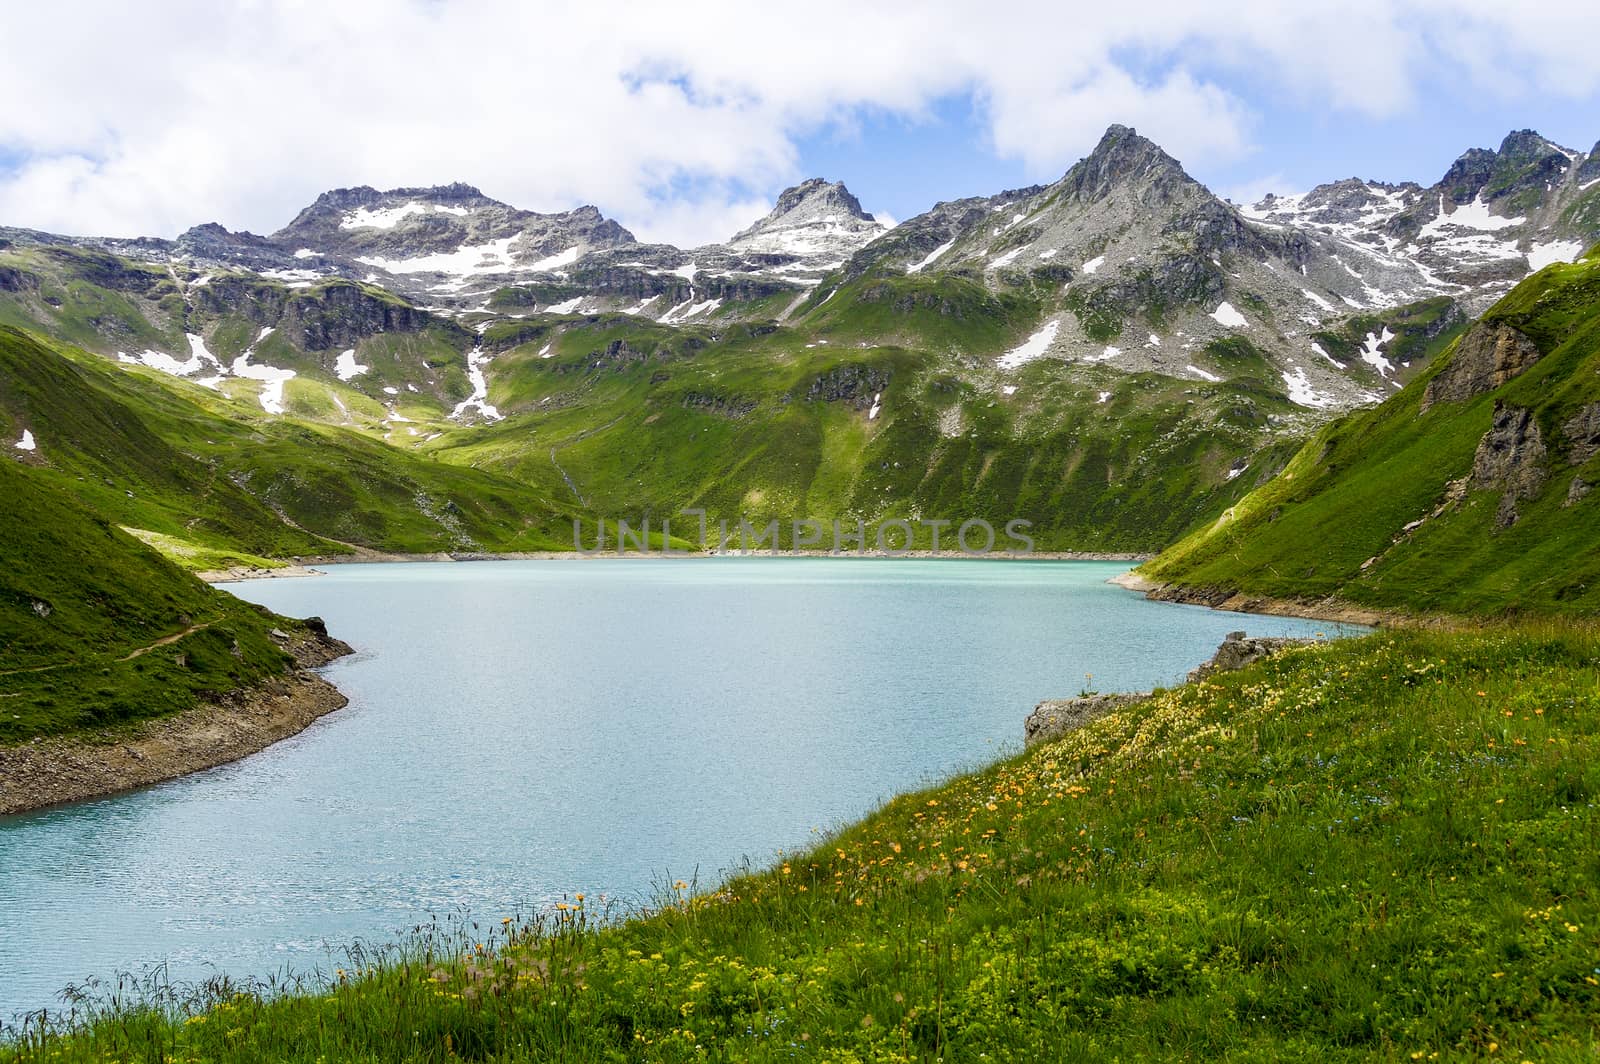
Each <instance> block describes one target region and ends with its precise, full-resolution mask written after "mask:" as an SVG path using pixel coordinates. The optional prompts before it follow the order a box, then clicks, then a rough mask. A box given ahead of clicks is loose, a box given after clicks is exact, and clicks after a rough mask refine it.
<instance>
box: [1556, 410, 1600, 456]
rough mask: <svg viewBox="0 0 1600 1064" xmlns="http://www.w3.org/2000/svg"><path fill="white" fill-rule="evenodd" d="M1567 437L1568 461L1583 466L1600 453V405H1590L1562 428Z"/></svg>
mask: <svg viewBox="0 0 1600 1064" xmlns="http://www.w3.org/2000/svg"><path fill="white" fill-rule="evenodd" d="M1561 431H1562V432H1564V433H1566V436H1567V461H1569V462H1571V463H1572V464H1573V465H1582V464H1583V463H1585V462H1587V461H1588V460H1589V459H1591V458H1593V457H1594V455H1595V452H1596V451H1600V403H1590V404H1589V405H1588V406H1586V407H1584V408H1583V409H1582V410H1580V411H1578V413H1577V414H1575V415H1574V416H1573V418H1572V419H1571V420H1570V421H1568V422H1567V423H1566V424H1565V425H1563V426H1561Z"/></svg>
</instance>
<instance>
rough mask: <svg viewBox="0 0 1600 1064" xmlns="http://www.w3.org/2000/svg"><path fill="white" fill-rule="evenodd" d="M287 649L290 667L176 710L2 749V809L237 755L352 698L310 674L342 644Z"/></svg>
mask: <svg viewBox="0 0 1600 1064" xmlns="http://www.w3.org/2000/svg"><path fill="white" fill-rule="evenodd" d="M288 649H289V651H290V652H291V653H292V654H293V655H294V657H295V661H296V665H295V667H294V669H293V670H292V671H291V672H289V673H286V674H285V675H283V676H279V677H274V678H272V679H270V680H266V681H263V682H262V683H259V684H257V685H255V686H253V687H249V688H244V689H242V690H239V691H235V692H232V693H231V694H229V695H227V696H225V697H223V698H221V699H219V700H217V701H213V702H208V703H205V704H202V705H199V706H195V707H194V708H193V709H187V710H184V711H183V712H182V713H175V714H173V715H171V716H165V717H157V718H154V719H152V720H147V721H140V722H138V723H136V724H133V725H131V726H129V727H127V728H116V729H108V730H105V731H101V732H94V733H89V734H84V733H79V734H75V735H68V736H49V737H40V738H37V739H31V740H25V741H23V742H21V743H18V744H16V745H14V746H0V816H15V815H20V814H22V813H32V812H37V811H39V810H41V809H47V808H50V807H52V806H58V805H67V804H69V803H72V802H82V801H87V800H89V799H92V798H103V797H106V796H107V795H112V794H118V793H120V792H123V791H130V790H135V789H137V788H140V787H148V786H150V785H152V784H156V783H165V782H166V781H168V780H174V779H177V778H179V777H180V776H187V775H189V774H190V773H193V772H199V771H201V770H203V769H208V768H215V767H216V766H218V765H225V764H228V763H230V762H233V761H238V760H240V759H241V758H245V757H249V756H250V755H251V754H255V753H259V752H260V751H262V750H265V749H266V748H267V747H269V746H271V745H272V744H274V743H277V742H280V741H282V740H284V739H287V738H290V737H291V736H294V735H298V734H299V733H300V732H302V731H304V730H305V729H306V728H308V727H310V726H311V725H312V724H313V723H314V722H316V721H317V720H319V719H320V718H322V717H324V716H326V715H327V714H329V713H332V712H334V711H335V710H338V709H343V708H344V707H345V706H346V705H349V702H350V700H349V699H348V698H346V697H345V696H344V694H343V693H341V692H340V691H339V689H338V688H337V687H335V686H334V685H333V684H331V683H329V682H328V681H327V680H325V679H323V678H322V677H321V676H319V675H317V673H316V672H314V671H312V670H314V669H316V668H318V667H320V666H323V665H326V664H328V663H329V662H332V661H335V660H337V659H338V658H341V657H344V656H345V655H347V654H351V653H354V651H353V650H352V649H351V648H350V646H349V645H348V644H346V643H344V642H343V641H342V640H339V639H334V638H331V637H328V636H323V635H319V634H317V633H315V632H307V633H306V634H305V635H304V636H303V637H302V638H300V639H299V640H298V641H296V642H295V643H293V644H291V646H290V647H289V648H288Z"/></svg>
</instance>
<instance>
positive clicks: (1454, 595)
mask: <svg viewBox="0 0 1600 1064" xmlns="http://www.w3.org/2000/svg"><path fill="white" fill-rule="evenodd" d="M1502 326H1506V327H1510V328H1513V329H1516V330H1517V331H1518V332H1520V333H1521V334H1523V335H1525V336H1526V337H1528V338H1530V339H1531V340H1532V342H1533V343H1534V344H1536V345H1537V347H1538V349H1539V351H1540V352H1541V353H1542V354H1541V357H1540V358H1539V360H1538V361H1537V362H1535V363H1534V364H1533V365H1532V366H1531V368H1528V369H1527V370H1526V371H1525V372H1523V373H1521V374H1520V375H1519V376H1516V377H1514V378H1513V379H1511V380H1510V381H1508V382H1507V383H1504V384H1502V385H1500V386H1499V387H1496V388H1493V389H1492V390H1490V391H1487V392H1485V393H1483V394H1480V395H1477V396H1475V397H1472V398H1470V399H1469V400H1467V401H1465V402H1448V401H1447V402H1436V403H1434V404H1432V405H1431V406H1430V407H1429V408H1428V409H1427V410H1425V411H1424V410H1423V409H1422V407H1423V405H1424V402H1423V398H1424V392H1425V389H1426V388H1427V385H1428V383H1429V382H1430V381H1432V380H1435V379H1438V378H1439V377H1440V375H1441V373H1444V372H1446V371H1447V370H1449V368H1450V364H1451V363H1452V362H1453V361H1454V360H1455V359H1457V358H1460V357H1462V355H1461V352H1462V350H1463V346H1464V344H1465V340H1463V341H1461V342H1458V344H1457V346H1456V347H1455V348H1453V349H1452V351H1451V352H1449V353H1448V354H1447V355H1445V356H1444V357H1442V358H1441V359H1439V360H1438V363H1437V364H1436V365H1435V366H1433V367H1432V368H1431V369H1430V371H1429V372H1427V373H1426V374H1424V375H1423V376H1421V377H1419V378H1418V379H1416V380H1415V381H1413V382H1412V383H1411V384H1409V385H1408V386H1407V387H1406V388H1405V389H1404V390H1403V391H1402V392H1401V393H1399V394H1398V395H1396V396H1395V397H1394V398H1393V399H1391V400H1390V401H1388V402H1386V403H1384V404H1382V405H1381V406H1378V407H1376V408H1373V409H1371V410H1365V411H1361V412H1359V413H1357V414H1355V415H1352V416H1350V417H1348V418H1346V419H1344V420H1342V421H1340V422H1338V423H1336V424H1334V425H1332V426H1330V427H1328V428H1327V429H1325V430H1323V432H1322V433H1321V434H1320V435H1318V436H1317V437H1316V438H1315V439H1313V440H1312V441H1311V442H1310V443H1308V444H1307V445H1306V447H1305V448H1304V449H1303V450H1302V451H1301V452H1300V454H1299V455H1297V456H1296V457H1295V459H1294V460H1293V461H1292V462H1291V463H1290V464H1289V466H1288V468H1287V469H1285V471H1284V472H1283V473H1282V474H1281V475H1280V476H1279V477H1278V478H1277V479H1275V480H1273V481H1272V482H1271V483H1270V484H1268V485H1266V486H1265V487H1263V488H1261V489H1260V490H1258V491H1256V492H1254V493H1252V494H1251V495H1250V496H1248V497H1247V498H1245V499H1244V500H1243V501H1242V502H1240V503H1239V505H1238V506H1237V507H1235V508H1234V509H1233V510H1231V511H1230V512H1228V513H1226V514H1224V515H1223V516H1222V517H1221V518H1219V519H1218V520H1216V521H1215V522H1212V523H1210V524H1208V525H1207V526H1206V527H1204V528H1202V529H1201V530H1199V531H1197V532H1195V533H1193V534H1192V535H1190V536H1189V537H1188V538H1186V539H1184V540H1183V541H1182V542H1180V543H1178V544H1177V545H1175V546H1173V547H1171V548H1170V549H1169V550H1168V551H1167V552H1166V553H1164V554H1163V555H1161V556H1160V557H1159V558H1157V559H1156V560H1155V561H1153V562H1151V563H1149V564H1148V565H1147V566H1145V567H1144V569H1143V572H1145V573H1146V574H1147V575H1149V576H1150V577H1151V578H1152V579H1155V580H1158V581H1162V582H1166V583H1171V584H1174V585H1178V586H1181V587H1185V588H1191V589H1201V590H1210V591H1215V592H1217V593H1219V594H1220V593H1222V592H1226V591H1244V592H1246V593H1251V594H1264V595H1275V596H1283V597H1296V598H1313V597H1322V596H1326V595H1333V594H1337V595H1339V596H1341V597H1343V598H1345V599H1348V600H1350V601H1353V602H1357V603H1362V604H1365V605H1371V606H1380V607H1395V608H1402V609H1414V610H1429V611H1449V612H1485V611H1500V610H1522V611H1532V612H1545V613H1554V612H1562V613H1566V612H1572V613H1593V612H1594V611H1595V610H1596V609H1600V537H1597V536H1596V534H1595V531H1596V529H1597V528H1600V495H1592V494H1591V495H1585V494H1584V490H1585V486H1586V485H1590V484H1594V483H1596V482H1600V458H1597V457H1593V456H1590V457H1584V447H1583V445H1582V443H1581V440H1579V439H1577V438H1575V437H1574V436H1573V432H1574V431H1575V429H1574V420H1573V419H1574V418H1575V417H1579V416H1580V415H1582V413H1583V412H1584V411H1585V410H1586V409H1590V408H1592V406H1593V404H1596V403H1597V402H1600V258H1597V257H1596V256H1595V255H1593V254H1591V255H1590V257H1589V258H1588V259H1586V260H1584V261H1581V262H1578V263H1575V264H1572V265H1564V266H1563V265H1558V266H1553V267H1550V268H1549V269H1546V270H1544V271H1542V272H1541V273H1539V274H1537V275H1535V276H1533V277H1531V278H1529V279H1527V280H1525V281H1524V282H1522V284H1520V285H1518V286H1517V287H1516V289H1514V290H1513V291H1512V292H1511V293H1510V294H1508V295H1507V296H1506V297H1505V298H1504V299H1503V300H1501V301H1500V302H1499V303H1498V304H1496V305H1495V306H1494V307H1493V308H1491V309H1490V310H1489V312H1488V313H1486V314H1485V315H1484V317H1483V319H1482V322H1481V324H1480V325H1479V326H1478V328H1480V329H1496V328H1499V327H1502ZM1497 407H1498V408H1500V409H1502V410H1505V411H1508V412H1515V411H1522V410H1526V411H1530V412H1531V422H1532V424H1533V426H1535V427H1536V429H1537V432H1538V437H1539V447H1537V448H1534V447H1531V446H1530V447H1529V448H1528V450H1529V451H1530V452H1531V451H1535V450H1539V449H1540V448H1542V453H1539V454H1532V453H1530V454H1528V455H1527V456H1526V460H1525V462H1524V463H1523V464H1522V466H1521V468H1522V469H1523V470H1524V471H1525V472H1526V473H1527V475H1528V476H1530V477H1531V478H1532V480H1533V481H1534V482H1537V486H1536V487H1530V488H1528V489H1527V490H1523V491H1521V492H1520V493H1519V495H1518V497H1516V498H1514V499H1513V500H1512V504H1514V507H1515V513H1516V518H1515V521H1514V523H1511V524H1509V525H1507V524H1506V521H1505V513H1504V511H1503V509H1502V507H1503V506H1504V505H1505V504H1504V503H1503V502H1502V500H1503V499H1505V497H1506V495H1507V491H1508V486H1507V484H1506V483H1504V482H1503V481H1501V480H1499V479H1495V478H1486V477H1482V476H1474V468H1475V464H1477V463H1478V455H1479V452H1480V447H1483V448H1484V449H1485V452H1486V453H1487V452H1488V451H1489V450H1490V448H1488V446H1487V445H1485V444H1484V443H1483V441H1484V438H1485V435H1486V434H1487V433H1489V432H1490V430H1491V428H1492V427H1493V425H1494V423H1495V417H1496V409H1497ZM1575 482H1576V485H1575ZM1415 522H1420V524H1416V523H1415Z"/></svg>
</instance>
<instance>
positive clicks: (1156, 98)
mask: <svg viewBox="0 0 1600 1064" xmlns="http://www.w3.org/2000/svg"><path fill="white" fill-rule="evenodd" d="M0 39H4V40H7V41H25V42H27V43H28V46H27V47H23V48H15V49H12V50H10V51H9V52H8V55H7V61H6V63H4V64H0V225H21V226H29V227H33V228H39V229H46V230H53V231H56V232H66V233H77V234H98V235H108V236H136V235H150V236H168V237H170V236H175V235H177V234H178V233H179V232H181V231H182V230H184V229H186V228H188V227H190V226H193V225H196V224H199V223H202V222H207V221H218V222H221V223H222V224H224V225H226V226H228V227H229V228H231V229H235V230H239V229H249V230H252V231H255V232H271V231H273V230H275V229H277V228H278V227H280V226H282V225H283V224H284V223H286V222H287V221H288V220H289V219H290V218H292V217H293V216H294V214H295V212H296V211H298V210H299V209H300V208H302V207H303V206H305V205H306V204H307V203H309V202H310V201H311V200H313V199H314V198H315V197H316V196H317V195H318V194H319V193H321V192H323V191H325V190H327V189H330V188H337V187H344V186H351V185H360V184H369V185H374V186H377V187H379V188H391V187H395V186H401V185H429V184H439V183H445V182H449V181H467V182H470V183H472V184H475V185H478V186H479V187H481V188H482V189H484V191H486V192H488V193H489V194H491V195H494V196H496V197H498V198H500V199H503V200H505V201H507V202H510V203H513V204H515V205H517V206H520V207H525V208H529V209H532V210H539V211H559V210H565V209H568V208H571V207H574V206H577V205H579V204H583V203H593V204H596V205H598V206H599V207H601V209H602V210H604V211H605V212H606V213H607V214H608V215H610V216H612V217H614V218H616V219H617V220H619V221H621V222H622V223H623V224H624V225H627V226H628V227H629V228H631V229H633V230H634V231H635V232H636V233H637V234H638V235H639V236H641V237H642V238H644V239H651V240H667V241H672V242H674V243H678V244H682V245H694V244H697V243H704V242H709V241H713V240H720V239H724V238H726V237H727V236H729V235H731V234H732V233H733V232H735V231H736V230H738V229H740V228H742V227H743V226H745V225H747V224H749V223H750V222H752V221H754V220H755V219H756V218H758V217H759V216H760V215H761V214H763V213H765V211H766V210H767V209H768V208H769V207H770V206H771V203H772V200H773V198H774V197H775V195H776V194H777V193H778V192H779V191H780V190H782V189H783V188H784V187H785V186H787V185H790V184H793V183H795V182H797V181H800V180H802V179H804V178H807V177H811V176H823V177H828V178H833V179H842V180H844V181H845V182H846V184H848V185H849V186H850V188H851V189H852V190H853V191H854V192H855V193H856V194H857V196H858V197H859V198H860V199H861V200H862V202H863V204H864V205H865V206H866V207H867V209H868V210H873V211H877V212H882V213H886V214H888V215H890V216H892V217H894V218H895V219H897V220H905V219H906V218H908V217H910V216H912V215H914V214H916V213H918V212H920V211H922V210H924V209H926V208H927V207H929V206H931V205H932V204H933V203H934V202H935V201H937V200H940V199H951V198H957V197H961V196H968V195H980V194H989V193H993V192H996V191H999V190H1001V189H1004V188H1013V187H1017V186H1019V185H1027V184H1033V183H1039V182H1048V181H1051V180H1054V179H1055V178H1056V177H1058V176H1060V174H1061V173H1063V172H1064V171H1065V170H1066V169H1067V167H1069V166H1070V165H1071V164H1072V163H1073V162H1074V161H1075V160H1077V159H1078V158H1080V157H1081V156H1082V155H1084V154H1085V153H1086V152H1088V151H1089V150H1090V149H1092V148H1093V146H1094V144H1095V142H1096V140H1098V138H1099V136H1100V134H1101V132H1103V130H1104V129H1105V127H1106V125H1108V124H1110V123H1112V122H1120V123H1122V124H1124V125H1131V126H1134V127H1135V128H1137V129H1138V130H1139V131H1140V132H1141V133H1144V134H1145V135H1146V136H1148V137H1150V138H1151V139H1152V140H1154V141H1156V142H1157V143H1159V144H1161V145H1162V146H1163V147H1164V148H1166V149H1167V150H1168V151H1169V152H1171V153H1172V154H1173V155H1174V156H1176V157H1177V158H1178V159H1179V160H1181V161H1182V162H1183V163H1184V165H1185V166H1186V167H1187V168H1188V170H1189V172H1190V173H1191V174H1193V175H1194V176H1195V177H1197V178H1199V179H1200V180H1201V181H1203V182H1205V183H1206V184H1208V185H1210V186H1211V187H1212V188H1213V189H1214V190H1216V191H1217V192H1219V193H1221V194H1223V195H1230V196H1232V197H1234V198H1236V199H1238V198H1241V197H1244V196H1248V197H1250V198H1254V197H1255V196H1258V195H1259V194H1261V193H1263V192H1266V191H1302V190H1304V189H1306V188H1309V187H1310V186H1311V185H1313V184H1316V183H1318V182H1320V181H1326V180H1335V179H1338V178H1341V177H1348V176H1353V175H1354V176H1363V177H1373V178H1380V179H1388V180H1408V179H1409V180H1415V181H1418V182H1420V183H1423V184H1429V183H1432V182H1433V181H1435V180H1437V179H1438V177H1439V176H1440V175H1441V174H1442V173H1443V172H1444V170H1445V168H1446V167H1448V166H1449V164H1450V162H1451V160H1453V159H1454V158H1455V157H1456V156H1457V155H1459V154H1460V153H1461V152H1462V151H1463V150H1465V149H1467V148H1469V147H1474V146H1479V147H1493V146H1495V145H1497V144H1498V143H1499V142H1500V140H1501V138H1503V137H1504V135H1505V134H1506V133H1507V132H1508V131H1510V130H1512V129H1520V128H1525V127H1532V128H1535V129H1538V130H1539V131H1540V132H1542V133H1544V134H1545V135H1547V136H1549V137H1551V138H1553V139H1555V140H1557V141H1560V142H1562V143H1564V144H1565V145H1566V146H1568V147H1570V148H1574V149H1577V150H1580V151H1587V150H1588V149H1589V148H1590V147H1591V146H1592V145H1593V144H1594V142H1595V140H1596V138H1600V63H1597V62H1596V61H1595V59H1594V42H1595V41H1597V40H1600V5H1597V4H1594V3H1593V2H1592V0H1590V2H1588V3H1580V2H1576V0H1544V2H1542V3H1540V4H1539V5H1538V8H1537V13H1536V16H1535V15H1530V14H1529V12H1528V10H1527V9H1524V8H1520V7H1517V6H1516V5H1510V4H1506V3H1504V0H1339V2H1337V3H1335V2H1327V0H1299V2H1296V3H1293V4H1285V3H1283V2H1282V0H1226V2H1224V0H1141V2H1140V4H1139V5H1137V7H1128V6H1126V5H1121V6H1119V5H1104V4H1102V5H1085V4H1063V3H1061V2H1059V0H1011V2H1010V3H1008V4H1006V5H1004V6H1003V7H993V6H991V7H990V8H984V9H979V8H975V7H974V5H973V4H972V3H971V2H970V0H915V2H912V0H808V3H807V4H806V5H805V6H804V7H803V8H801V9H795V8H793V7H791V6H787V5H740V6H737V7H729V6H728V5H727V4H726V3H725V2H712V0H675V2H674V3H672V4H639V3H636V2H630V0H585V2H584V3H583V4H573V3H569V2H557V0H341V2H340V3H339V4H335V5H326V4H316V3H313V2H312V0H257V2H255V3H252V4H249V5H227V4H224V5H216V4H213V3H209V2H207V0H167V2H164V3H161V4H156V5H130V4H125V3H121V2H113V0H56V2H55V3H52V4H50V5H34V4H7V5H0ZM62 55H71V56H72V57H73V62H72V63H70V64H66V63H62V62H61V61H60V56H62Z"/></svg>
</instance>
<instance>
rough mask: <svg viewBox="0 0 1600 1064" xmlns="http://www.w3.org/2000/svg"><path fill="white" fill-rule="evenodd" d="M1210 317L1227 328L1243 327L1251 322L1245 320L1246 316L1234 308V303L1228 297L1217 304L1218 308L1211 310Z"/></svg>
mask: <svg viewBox="0 0 1600 1064" xmlns="http://www.w3.org/2000/svg"><path fill="white" fill-rule="evenodd" d="M1210 317H1211V319H1212V320H1213V321H1215V322H1216V323H1217V324H1218V325H1221V326H1223V327H1224V328H1227V329H1243V328H1245V327H1246V326H1248V325H1249V324H1250V323H1249V322H1248V321H1247V320H1245V316H1244V315H1243V314H1240V313H1239V312H1238V311H1237V310H1236V309H1234V306H1233V304H1232V303H1229V302H1228V301H1227V300H1226V299H1224V300H1223V301H1222V302H1221V303H1219V304H1217V309H1216V310H1213V311H1212V312H1211V314H1210Z"/></svg>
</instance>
